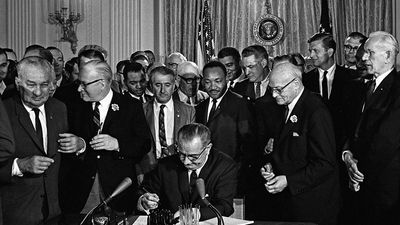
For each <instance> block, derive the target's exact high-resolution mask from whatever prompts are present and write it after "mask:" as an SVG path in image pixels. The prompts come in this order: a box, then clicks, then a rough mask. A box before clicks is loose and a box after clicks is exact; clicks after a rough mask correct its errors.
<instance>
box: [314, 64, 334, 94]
mask: <svg viewBox="0 0 400 225" xmlns="http://www.w3.org/2000/svg"><path fill="white" fill-rule="evenodd" d="M335 70H336V64H333V66H331V67H330V68H329V69H327V70H326V71H328V73H327V74H326V77H327V84H328V96H329V98H330V97H331V92H332V84H333V79H334V78H335V77H334V76H335ZM318 72H319V93H320V94H321V96H322V80H323V79H324V72H325V70H323V69H321V68H318ZM329 98H328V99H329Z"/></svg>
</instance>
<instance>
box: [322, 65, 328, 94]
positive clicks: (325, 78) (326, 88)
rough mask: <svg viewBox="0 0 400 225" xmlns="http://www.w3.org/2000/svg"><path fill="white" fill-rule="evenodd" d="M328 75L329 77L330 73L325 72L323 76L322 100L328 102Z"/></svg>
mask: <svg viewBox="0 0 400 225" xmlns="http://www.w3.org/2000/svg"><path fill="white" fill-rule="evenodd" d="M327 75H328V71H324V75H323V78H322V98H323V99H324V100H326V101H327V100H328V99H329V98H328V78H327Z"/></svg>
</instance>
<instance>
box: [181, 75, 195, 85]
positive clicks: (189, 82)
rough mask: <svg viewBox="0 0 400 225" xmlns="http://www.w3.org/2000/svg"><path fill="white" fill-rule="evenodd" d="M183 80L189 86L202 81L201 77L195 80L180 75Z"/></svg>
mask: <svg viewBox="0 0 400 225" xmlns="http://www.w3.org/2000/svg"><path fill="white" fill-rule="evenodd" d="M178 76H179V77H180V78H181V79H182V80H184V81H185V82H186V83H187V84H191V83H193V82H196V83H197V82H199V81H200V77H193V78H186V77H183V76H181V75H178Z"/></svg>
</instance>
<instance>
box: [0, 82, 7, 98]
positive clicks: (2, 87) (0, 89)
mask: <svg viewBox="0 0 400 225" xmlns="http://www.w3.org/2000/svg"><path fill="white" fill-rule="evenodd" d="M6 88H7V86H6V84H5V83H4V81H1V82H0V94H1V95H2V94H3V93H4V91H5V90H6Z"/></svg>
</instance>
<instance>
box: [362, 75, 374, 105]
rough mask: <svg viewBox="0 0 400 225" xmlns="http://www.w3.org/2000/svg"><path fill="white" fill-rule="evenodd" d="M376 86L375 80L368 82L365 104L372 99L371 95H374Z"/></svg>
mask: <svg viewBox="0 0 400 225" xmlns="http://www.w3.org/2000/svg"><path fill="white" fill-rule="evenodd" d="M375 86H376V81H375V79H372V80H370V81H368V83H367V87H368V89H367V92H366V93H365V104H366V103H367V102H368V101H369V100H370V99H371V95H372V94H373V93H374V89H375Z"/></svg>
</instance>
